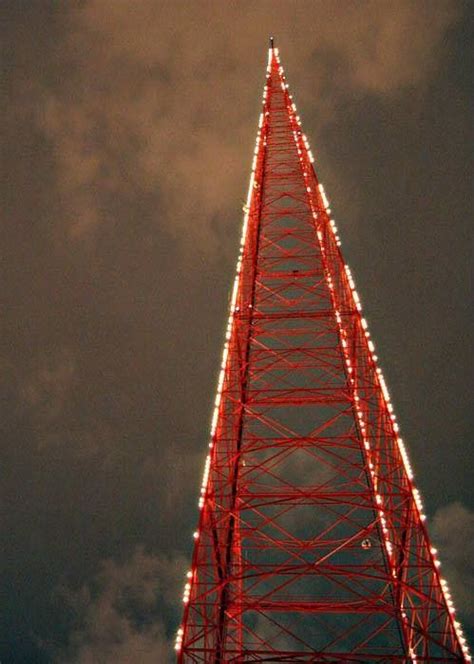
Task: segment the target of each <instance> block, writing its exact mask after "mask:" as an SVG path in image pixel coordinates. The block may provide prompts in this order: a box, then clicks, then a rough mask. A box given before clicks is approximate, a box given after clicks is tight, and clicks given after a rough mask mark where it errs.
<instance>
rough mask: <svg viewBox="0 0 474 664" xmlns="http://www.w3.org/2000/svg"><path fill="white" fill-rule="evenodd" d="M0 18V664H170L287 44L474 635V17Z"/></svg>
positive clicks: (76, 5)
mask: <svg viewBox="0 0 474 664" xmlns="http://www.w3.org/2000/svg"><path fill="white" fill-rule="evenodd" d="M0 12H1V15H2V18H3V21H2V27H1V30H2V39H3V53H2V63H3V67H4V72H5V74H6V76H5V80H6V92H7V105H6V108H4V111H5V119H4V121H3V122H2V129H3V131H2V139H1V140H2V156H3V160H2V163H3V173H2V179H1V188H2V207H3V214H2V234H3V237H2V242H1V247H2V249H1V263H0V271H1V283H2V289H1V302H2V309H1V311H2V315H1V335H0V344H1V345H0V363H1V369H2V371H1V374H0V375H1V389H2V399H1V404H2V411H3V414H2V428H3V432H2V449H3V454H2V479H1V482H0V487H1V492H2V507H1V532H2V542H3V544H2V551H1V557H2V563H1V569H2V600H1V605H2V611H1V614H0V659H1V661H2V662H5V663H6V662H8V663H10V662H11V663H15V664H16V663H19V662H25V663H27V662H28V663H30V662H38V663H41V664H42V663H46V662H75V663H79V664H89V663H90V664H92V663H93V662H101V663H102V662H104V663H105V664H112V663H114V664H115V663H117V664H125V663H129V662H130V663H131V662H143V663H145V664H148V663H149V662H150V663H151V662H154V663H156V662H165V661H167V657H168V655H167V641H168V639H169V636H170V634H171V633H172V631H173V630H174V628H175V627H176V624H177V622H178V619H179V615H180V611H181V606H180V597H181V585H182V579H183V574H184V570H185V569H186V568H187V565H188V558H189V553H190V547H191V538H190V534H191V532H192V530H193V529H194V523H195V520H196V518H197V507H196V496H197V494H198V491H199V485H200V481H201V473H202V466H203V461H204V457H205V450H206V446H207V440H206V438H207V433H208V427H209V420H210V412H211V404H212V401H213V390H214V386H215V381H216V375H217V367H218V362H219V356H220V347H221V344H222V340H223V330H224V326H225V319H226V307H227V301H228V293H229V287H230V284H231V281H232V275H233V270H234V263H235V259H236V254H237V247H238V236H239V232H240V224H241V215H242V212H241V206H242V201H243V199H244V196H245V191H246V181H247V178H248V175H249V169H250V163H251V156H252V150H253V145H254V138H255V132H256V123H257V118H258V113H259V105H260V99H261V92H262V87H263V82H264V68H265V62H266V48H267V41H268V36H269V34H270V33H274V34H275V35H276V38H277V43H278V45H279V46H280V50H281V55H282V59H283V63H284V65H285V69H286V73H287V77H288V80H289V83H290V86H291V89H292V92H293V93H294V96H295V99H296V102H297V104H298V108H299V110H300V113H301V116H302V120H303V125H304V128H305V131H306V133H307V134H308V137H309V139H310V142H311V144H312V147H313V151H314V153H315V155H316V167H317V170H318V173H319V175H320V177H321V179H322V181H323V182H324V184H325V188H326V191H327V192H328V195H329V197H330V199H331V202H332V209H333V210H334V213H335V218H336V220H337V222H338V226H339V229H340V233H341V236H342V241H343V250H344V253H345V255H346V257H347V259H348V262H349V263H350V264H351V266H352V269H353V272H354V274H355V277H356V281H357V285H358V290H359V292H360V293H361V296H362V299H363V303H364V310H365V312H366V315H367V318H368V320H369V322H370V324H371V329H372V334H373V337H374V339H375V341H376V343H377V348H378V354H379V357H380V360H381V364H382V365H383V367H384V370H385V373H386V376H387V378H388V382H389V385H390V388H391V393H392V396H393V400H394V403H395V406H396V410H397V413H398V419H399V421H400V424H401V427H402V431H403V433H404V438H405V440H406V441H407V444H408V446H409V449H410V451H411V456H412V460H413V465H414V466H415V470H416V475H417V478H418V485H419V487H420V489H421V491H422V494H423V495H424V497H425V503H426V506H427V511H428V514H429V515H430V516H431V519H430V521H431V530H432V532H433V535H434V537H435V539H436V542H438V543H439V548H440V550H441V554H442V555H441V558H442V560H444V561H445V563H444V568H445V569H446V574H447V575H448V578H450V579H452V585H453V587H454V593H455V599H456V600H457V603H458V604H459V606H460V609H462V615H463V617H464V620H465V621H466V623H467V625H470V628H471V633H472V627H473V625H474V606H473V602H472V596H473V595H474V592H473V590H474V588H473V586H474V568H473V566H472V561H473V560H474V551H473V550H472V547H473V544H474V512H473V509H474V496H473V492H472V454H473V443H472V437H471V434H472V426H471V424H472V422H470V409H469V401H470V400H469V392H470V387H471V376H472V374H473V372H472V352H471V348H472V308H471V299H472V298H471V292H470V276H471V272H470V258H471V243H472V234H471V230H470V229H471V219H470V217H471V210H472V195H471V193H470V185H471V183H472V147H471V146H472V131H471V122H470V114H471V112H472V80H471V79H472V62H471V60H470V48H471V44H472V36H473V34H472V33H473V30H472V5H470V3H468V2H461V1H456V0H452V1H450V0H446V1H444V0H430V1H422V0H419V1H414V0H413V1H408V0H399V2H397V3H392V2H385V1H383V0H379V1H361V0H359V1H357V2H353V1H350V0H333V1H329V0H326V1H325V2H317V1H315V2H305V1H304V0H300V1H298V2H290V1H288V2H279V1H277V0H273V1H272V2H266V1H261V2H258V3H255V2H217V1H214V2H202V1H198V2H193V3H191V2H171V0H169V1H166V2H160V1H158V0H139V1H138V2H137V1H134V0H117V1H116V2H115V1H114V2H111V1H107V0H102V1H98V0H95V1H94V0H89V1H88V0H84V1H83V2H53V1H50V2H48V1H47V0H42V1H41V2H40V1H37V2H36V1H28V2H26V1H25V2H23V1H21V0H10V1H6V0H4V2H3V3H2V7H1V9H0ZM137 653H140V654H139V655H137Z"/></svg>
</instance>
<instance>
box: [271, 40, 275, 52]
mask: <svg viewBox="0 0 474 664" xmlns="http://www.w3.org/2000/svg"><path fill="white" fill-rule="evenodd" d="M274 41H275V40H274V39H273V37H270V48H271V49H272V50H273V49H274V48H275V43H274Z"/></svg>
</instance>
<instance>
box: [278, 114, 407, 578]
mask: <svg viewBox="0 0 474 664" xmlns="http://www.w3.org/2000/svg"><path fill="white" fill-rule="evenodd" d="M287 108H288V112H289V115H290V118H291V117H293V119H296V122H297V123H298V124H299V123H300V118H299V116H296V115H295V114H296V106H295V105H294V104H291V106H290V105H287ZM293 137H294V140H295V144H296V148H297V151H298V155H299V158H300V162H301V165H302V170H303V176H304V178H305V180H307V178H308V177H309V174H308V171H307V170H306V166H305V163H304V159H303V154H304V153H303V150H302V149H301V144H300V143H299V141H298V135H297V133H296V132H293ZM301 140H302V142H303V145H304V147H305V148H306V155H307V158H308V160H309V161H310V163H311V160H310V159H309V154H308V153H309V151H310V146H309V142H308V139H307V137H306V136H305V135H304V134H303V135H302V137H301ZM318 189H319V193H320V196H321V199H322V201H323V204H324V206H325V208H326V212H327V213H328V214H329V212H330V207H329V201H328V199H327V196H326V193H325V191H324V187H323V185H322V184H319V186H318ZM306 191H307V192H308V194H311V187H310V186H309V185H308V184H307V186H306ZM308 200H309V204H310V208H311V212H312V215H313V218H314V219H317V211H316V209H315V206H314V203H313V200H312V196H311V195H309V196H308ZM330 226H331V230H332V232H333V234H334V236H335V239H336V242H339V245H340V241H339V238H338V237H337V228H336V225H335V222H334V221H333V220H332V223H331V222H330ZM317 236H318V240H319V243H320V250H321V255H322V256H323V258H324V259H325V249H324V245H323V242H322V233H321V232H320V231H319V230H318V229H317ZM324 262H325V263H326V261H324ZM346 271H347V272H348V277H349V279H350V286H351V291H352V292H354V291H355V285H354V282H353V280H352V277H351V275H350V270H349V268H347V270H346ZM325 272H326V281H327V284H328V286H329V290H330V293H331V299H332V302H333V309H334V310H335V312H336V321H337V326H338V329H339V335H340V339H341V345H342V348H343V354H344V359H345V364H346V370H347V374H348V380H349V383H350V384H351V387H352V390H353V394H354V402H355V403H356V404H358V403H359V401H360V397H359V394H358V391H357V388H356V386H355V381H354V378H353V367H352V363H351V360H350V357H349V353H348V343H347V338H346V336H347V335H346V331H345V330H344V328H343V326H342V321H341V315H340V313H339V311H338V309H337V307H336V303H335V301H334V284H333V281H332V277H331V276H330V274H329V273H328V272H327V268H326V267H325ZM356 297H357V300H356V306H357V309H358V310H359V311H360V300H359V297H358V295H357V293H356ZM356 413H357V420H358V423H359V428H360V431H361V433H362V438H363V443H364V447H365V450H366V453H367V458H368V464H369V469H370V476H371V478H372V484H373V486H374V490H375V491H376V490H377V477H376V475H375V470H374V464H373V463H372V460H371V446H370V442H369V439H368V438H367V436H366V432H367V427H366V423H365V420H364V416H363V412H362V410H361V409H360V408H359V406H358V405H357V406H356ZM376 495H377V498H378V500H377V502H378V503H379V509H378V514H379V519H380V522H381V524H382V532H383V539H384V545H385V549H386V551H387V557H388V560H389V563H390V567H391V573H392V576H393V577H394V578H395V577H396V569H395V561H394V558H393V544H392V542H391V540H390V533H389V529H388V526H387V520H386V518H385V511H384V509H383V507H382V506H381V503H382V497H381V496H380V495H379V494H376Z"/></svg>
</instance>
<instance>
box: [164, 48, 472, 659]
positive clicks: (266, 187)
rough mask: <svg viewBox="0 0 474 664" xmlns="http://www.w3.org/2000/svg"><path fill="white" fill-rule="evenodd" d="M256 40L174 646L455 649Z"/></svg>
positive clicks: (368, 366)
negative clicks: (255, 106) (195, 516)
mask: <svg viewBox="0 0 474 664" xmlns="http://www.w3.org/2000/svg"><path fill="white" fill-rule="evenodd" d="M312 162H313V157H312V155H311V151H310V149H309V145H308V142H307V139H306V137H305V135H304V134H303V133H302V130H301V125H300V120H299V117H298V115H297V113H296V107H295V105H294V103H293V101H292V97H291V95H290V94H289V92H288V85H287V84H286V81H285V76H284V73H283V68H282V67H281V64H280V60H279V55H278V50H277V49H276V48H275V47H274V45H273V41H272V42H271V44H270V49H269V60H268V68H267V79H266V84H265V90H264V96H263V112H262V114H261V116H260V122H259V128H258V134H257V143H256V148H255V156H254V160H253V166H252V175H251V179H250V187H249V194H248V199H247V204H246V206H245V208H244V212H245V215H244V224H243V232H242V240H241V249H240V256H239V259H238V264H237V275H236V278H235V283H234V289H233V294H232V299H231V306H230V316H229V323H228V327H227V335H226V341H225V347H224V353H223V358H222V366H221V372H220V376H219V382H218V389H217V396H216V402H215V410H214V416H213V420H212V427H211V442H210V444H209V447H210V451H209V456H208V458H207V461H206V466H205V472H204V478H203V483H202V491H201V497H200V500H199V508H200V518H199V525H198V529H197V530H196V532H195V533H194V538H195V543H194V553H193V559H192V567H191V569H190V571H189V572H188V579H187V582H186V586H185V591H184V597H183V601H184V605H185V606H184V614H183V621H182V624H181V626H180V628H179V630H178V635H177V639H176V651H177V659H178V662H196V663H197V662H206V663H212V664H224V663H228V662H305V663H308V662H332V663H342V662H359V663H361V664H362V663H367V662H463V661H470V656H469V653H468V650H467V646H466V642H465V639H464V637H463V635H462V631H461V627H460V625H459V623H458V622H457V621H456V619H455V610H454V606H453V603H452V600H451V597H450V594H449V589H448V587H447V584H446V581H445V580H444V579H443V578H442V577H441V575H440V570H439V561H438V560H437V556H436V551H435V549H433V547H432V546H431V544H430V541H429V538H428V534H427V531H426V527H425V516H424V514H423V508H422V505H421V501H420V497H419V493H418V491H417V490H416V489H415V487H414V484H413V476H412V471H411V468H410V464H409V461H408V457H407V452H406V450H405V446H404V444H403V442H402V440H401V438H400V437H399V433H398V426H397V423H396V419H395V415H394V414H393V409H392V405H391V403H390V397H389V394H388V391H387V388H386V385H385V382H384V378H383V375H382V371H381V370H380V368H379V367H378V365H377V357H376V356H375V354H374V346H373V343H372V341H371V338H370V334H369V331H368V329H367V323H366V321H365V319H364V318H363V316H362V313H361V305H360V300H359V297H358V294H357V292H356V289H355V286H354V281H353V278H352V275H351V272H350V270H349V268H348V266H347V265H346V264H345V262H344V259H343V257H342V254H341V250H340V241H339V237H338V234H337V229H336V226H335V224H334V221H333V220H331V217H330V208H329V205H328V201H327V199H326V196H325V194H324V190H323V187H322V185H321V184H320V183H319V182H318V178H317V176H316V173H315V171H314V168H313V165H312Z"/></svg>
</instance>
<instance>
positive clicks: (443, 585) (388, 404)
mask: <svg viewBox="0 0 474 664" xmlns="http://www.w3.org/2000/svg"><path fill="white" fill-rule="evenodd" d="M280 71H281V73H282V71H283V69H282V68H280ZM290 99H292V96H290ZM288 111H289V113H290V116H291V115H293V119H294V120H296V122H297V124H298V125H300V124H301V123H300V118H299V116H296V105H295V104H294V103H292V104H291V106H288ZM292 111H293V113H292ZM293 134H294V138H295V143H296V145H297V150H298V155H299V156H300V162H301V164H302V167H303V174H304V176H305V179H307V177H308V174H307V172H306V171H305V163H304V159H303V151H302V150H301V145H300V143H299V141H298V137H297V135H296V134H295V132H293ZM302 142H303V144H304V146H305V148H306V151H307V157H308V160H309V161H310V163H312V159H310V157H309V154H308V153H309V151H310V150H309V143H308V141H307V139H306V136H304V137H302ZM311 157H312V155H311ZM319 193H320V195H321V199H322V202H323V204H324V206H325V208H326V212H327V213H329V212H330V208H329V201H328V199H327V196H326V194H325V192H324V187H323V186H322V184H320V185H319ZM310 204H311V210H312V213H313V218H314V219H315V220H316V219H318V213H317V211H316V209H315V207H314V205H313V202H312V201H311V200H310ZM330 226H331V230H332V232H333V236H334V239H335V242H336V245H337V246H340V244H341V243H340V239H339V237H338V235H337V228H336V226H335V224H334V223H330ZM317 236H318V240H319V242H320V245H321V249H322V253H323V254H324V248H323V247H322V237H323V236H322V233H321V231H320V230H319V229H318V230H317ZM347 272H348V275H347V276H348V282H349V286H350V289H351V292H352V296H353V299H354V303H355V306H356V309H357V310H358V311H359V313H360V312H361V310H362V307H361V303H360V298H359V296H358V293H357V291H356V290H355V284H354V281H353V279H352V276H351V274H350V270H349V268H347ZM328 284H329V288H330V291H331V292H332V291H334V285H333V283H332V280H330V278H328ZM360 319H361V324H362V327H363V329H364V331H365V333H366V334H365V338H366V341H367V347H368V350H369V353H370V354H371V356H372V359H373V361H374V365H375V366H376V367H377V365H376V362H377V359H378V358H377V356H376V355H375V353H374V351H375V347H374V345H373V343H372V341H371V340H370V334H369V332H368V325H367V321H366V320H365V319H364V318H362V317H361V316H360ZM336 320H337V322H338V326H339V329H340V330H342V326H341V317H340V314H339V312H338V311H337V310H336ZM342 331H343V330H342ZM341 339H342V340H343V341H345V344H344V343H342V346H343V348H345V349H346V348H347V341H346V340H345V338H344V337H343V336H342V335H341ZM344 352H345V354H346V355H347V351H346V350H345V351H344ZM346 366H347V369H348V373H349V374H352V366H351V363H350V359H349V358H348V357H346ZM377 379H378V382H379V385H380V387H381V390H382V394H383V399H384V402H385V405H386V407H387V411H388V413H389V416H390V421H391V422H392V428H393V431H394V433H395V434H396V436H395V439H396V443H397V447H398V449H399V452H400V456H401V459H402V463H403V466H404V468H405V471H406V474H407V477H408V478H409V480H410V482H411V480H412V479H413V471H412V468H411V464H410V461H409V457H408V453H407V450H406V447H405V445H404V443H403V440H402V439H401V438H400V436H398V431H399V427H398V424H397V422H396V417H395V414H394V412H393V406H392V404H391V399H390V394H389V392H388V389H387V385H386V383H385V379H384V377H383V374H382V371H381V369H379V368H378V367H377ZM349 381H350V382H351V383H352V384H354V379H353V378H352V377H350V378H349ZM354 392H355V394H354V401H355V402H356V403H358V402H359V397H358V394H357V391H356V389H355V387H354ZM357 414H358V420H359V425H360V428H361V431H362V433H363V435H364V434H365V430H366V427H365V423H364V421H363V415H362V411H361V410H360V409H359V408H358V409H357ZM364 438H365V435H364ZM364 446H365V448H366V449H367V451H368V452H370V443H369V442H368V440H366V439H365V440H364ZM369 469H370V472H371V475H372V476H373V477H374V478H375V473H374V465H373V463H372V462H371V461H370V460H369ZM410 488H411V491H412V494H413V497H414V502H415V505H416V508H417V509H418V511H419V516H420V519H421V520H422V521H424V520H425V519H426V515H425V514H424V513H423V511H422V509H423V508H422V503H421V498H420V493H419V491H418V490H416V489H415V488H414V487H413V483H412V482H411V485H410ZM379 516H380V521H381V524H382V529H383V531H384V534H385V537H384V539H385V546H386V549H387V553H388V556H389V559H391V558H392V552H393V546H392V543H391V541H390V539H389V537H388V526H387V521H386V518H385V513H384V511H383V509H380V510H379ZM430 553H431V555H432V556H433V562H434V564H435V568H439V566H440V562H439V560H437V559H435V558H434V556H435V553H436V550H435V549H431V550H430ZM392 575H393V576H394V577H396V572H395V569H394V568H392ZM440 585H441V588H442V591H443V596H444V599H445V601H446V604H447V607H448V609H449V612H450V614H451V615H452V614H453V613H454V612H455V608H454V604H453V602H452V599H451V595H450V593H449V591H448V589H447V583H446V581H445V580H444V579H442V580H441V582H440ZM402 615H403V617H404V619H405V621H406V622H407V623H408V618H407V614H406V612H405V611H403V610H402ZM452 624H453V626H454V628H455V631H456V636H457V638H458V641H459V643H460V645H461V648H462V651H463V654H464V657H465V659H466V661H468V662H470V661H472V658H471V656H470V654H469V650H468V647H467V644H466V639H465V637H464V635H463V632H462V629H461V625H460V623H459V622H458V621H455V620H453V621H452ZM409 655H410V658H411V659H412V662H417V661H418V659H417V655H416V652H415V650H414V649H413V648H412V647H411V646H410V648H409Z"/></svg>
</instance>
